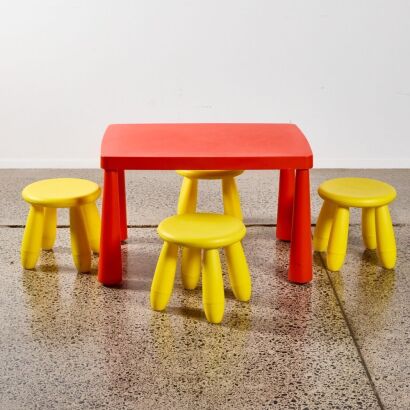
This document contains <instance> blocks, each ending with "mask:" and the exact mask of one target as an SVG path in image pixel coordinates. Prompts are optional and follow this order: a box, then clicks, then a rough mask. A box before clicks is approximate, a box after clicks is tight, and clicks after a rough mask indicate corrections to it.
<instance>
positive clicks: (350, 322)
mask: <svg viewBox="0 0 410 410" xmlns="http://www.w3.org/2000/svg"><path fill="white" fill-rule="evenodd" d="M347 174H350V175H368V176H370V177H372V176H375V177H378V178H382V179H384V180H386V181H390V182H393V183H394V185H395V186H396V188H397V190H398V194H399V197H398V200H397V202H396V203H394V204H393V205H392V214H393V218H394V219H395V223H396V226H395V231H396V235H397V243H398V250H399V252H398V265H397V267H396V269H395V271H386V270H383V269H382V268H380V267H379V266H377V258H376V257H375V254H374V253H373V252H369V251H364V249H363V246H362V244H361V241H360V227H359V226H358V225H357V222H358V216H359V214H358V213H357V212H356V213H355V212H353V218H352V226H351V229H350V238H349V248H348V256H347V259H346V263H345V265H344V267H343V269H342V271H341V272H338V273H329V272H327V271H326V270H325V269H324V267H323V262H322V259H321V257H320V255H315V258H314V263H315V265H314V271H315V278H314V281H313V282H312V283H311V284H309V285H306V286H298V285H292V284H289V283H288V282H287V281H286V269H287V258H288V251H289V245H288V244H287V243H283V242H277V241H275V239H274V229H275V227H274V226H261V225H274V223H275V217H274V211H275V197H274V196H275V195H276V189H277V185H276V181H275V182H274V179H273V178H272V174H269V173H260V172H247V173H245V174H244V176H242V177H240V178H239V180H238V185H239V187H240V190H241V194H242V206H243V211H244V216H245V222H246V223H247V225H248V235H247V237H246V238H245V240H244V248H245V252H246V254H247V257H248V262H249V265H250V268H251V273H252V279H253V297H252V300H251V303H249V304H246V303H240V302H237V301H235V299H234V298H233V295H232V292H231V291H230V290H229V285H228V283H226V284H225V285H226V286H225V287H226V299H227V304H226V311H225V319H224V321H223V323H222V325H212V324H209V323H207V322H206V320H205V317H204V315H203V313H202V309H201V295H200V289H198V290H196V291H185V290H183V289H182V286H181V281H180V279H179V277H178V278H177V281H176V284H175V288H174V293H173V297H172V299H171V302H170V305H169V308H168V309H167V311H166V312H165V313H157V312H153V311H151V310H150V308H149V288H150V283H151V279H152V274H153V270H154V268H155V263H156V260H157V257H158V254H159V250H160V248H161V241H160V240H159V238H158V237H157V234H156V232H155V228H153V227H151V226H152V225H155V224H156V223H157V222H158V221H159V220H160V219H161V218H162V217H164V216H166V215H169V214H171V213H172V212H173V211H174V209H175V207H176V200H177V195H178V189H179V183H180V178H179V177H178V176H175V175H174V174H173V173H161V174H159V173H146V172H143V173H134V174H131V175H130V177H129V178H128V187H129V191H130V193H129V213H130V218H129V219H130V224H131V225H132V228H130V229H129V236H130V238H129V241H128V243H127V244H126V245H124V246H123V258H124V265H125V272H124V274H125V281H124V283H123V286H122V287H120V288H115V289H109V288H104V287H102V286H101V285H100V284H99V283H98V282H97V280H96V266H97V259H96V258H95V259H94V260H93V271H92V272H91V273H90V274H77V273H76V272H75V269H74V266H73V263H72V260H71V255H70V248H69V231H68V229H67V228H65V227H64V225H65V224H66V223H67V218H66V213H64V212H62V213H61V215H60V219H59V221H60V223H61V224H62V225H63V227H60V228H59V229H58V238H57V243H56V247H55V249H54V251H53V252H44V253H43V254H42V256H41V260H40V263H39V265H38V267H37V269H36V270H35V271H24V270H22V269H21V268H20V265H19V246H20V241H21V237H22V232H23V229H22V225H23V224H24V223H25V213H26V211H27V208H26V206H25V204H24V203H23V202H22V201H20V199H19V195H20V190H21V188H22V187H23V186H24V185H25V184H26V183H27V182H29V181H33V180H36V179H40V178H44V177H52V176H62V175H63V176H84V177H86V178H91V179H94V180H96V181H98V180H99V179H100V171H97V170H96V171H90V170H76V171H64V170H59V171H45V170H43V171H27V170H25V171H23V170H19V171H0V189H1V192H2V196H1V198H0V203H1V204H0V212H1V214H0V223H1V227H0V263H1V266H2V269H1V276H0V277H1V279H0V284H1V286H0V318H1V323H2V326H1V332H0V408H2V409H20V408H25V409H28V408H42V409H45V408H53V409H56V408H57V409H60V408H61V409H66V408H81V409H88V408H109V409H121V408H142V409H148V408H154V407H155V408H190V409H192V408H209V409H215V408H223V409H226V408H235V409H237V408H274V409H275V408H277V409H284V408H290V409H293V408H294V409H304V408H308V409H315V408H317V409H323V408H326V409H327V408H341V409H342V408H343V409H344V408H354V409H356V408H366V409H377V408H386V409H407V408H409V407H410V386H409V380H410V358H409V340H410V313H409V307H408V306H409V303H408V301H409V297H410V278H409V273H410V262H409V260H410V254H409V253H410V239H409V238H410V235H409V234H410V214H409V211H410V203H409V202H410V201H409V198H410V197H409V195H408V193H409V192H408V191H409V187H408V183H407V181H408V179H409V177H410V171H363V170H361V171H349V172H347V171H345V170H343V171H337V170H332V171H326V170H318V171H314V172H313V177H312V189H315V187H316V186H317V184H318V183H319V182H321V181H322V180H325V179H327V178H330V177H334V176H335V175H347ZM219 189H220V187H219V186H218V187H217V186H216V183H215V182H213V183H210V184H206V183H205V184H203V186H202V187H201V189H200V192H201V193H200V195H201V202H200V207H201V208H203V209H218V207H219V206H220V196H217V197H216V194H217V193H218V190H219ZM215 198H217V199H215ZM312 204H313V220H314V221H315V219H316V216H317V213H318V211H319V205H320V201H319V200H318V199H317V198H316V196H314V199H313V201H312Z"/></svg>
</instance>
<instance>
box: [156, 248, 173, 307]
mask: <svg viewBox="0 0 410 410" xmlns="http://www.w3.org/2000/svg"><path fill="white" fill-rule="evenodd" d="M177 257H178V246H177V245H175V244H173V243H169V242H164V245H163V246H162V249H161V253H160V255H159V259H158V263H157V267H156V268H155V273H154V278H153V280H152V284H151V293H150V301H151V307H152V309H154V310H164V309H165V308H166V307H167V305H168V302H169V299H170V297H171V294H172V288H173V287H174V280H175V271H176V269H177Z"/></svg>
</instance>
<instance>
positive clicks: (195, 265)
mask: <svg viewBox="0 0 410 410" xmlns="http://www.w3.org/2000/svg"><path fill="white" fill-rule="evenodd" d="M181 275H182V283H183V285H184V288H185V289H191V290H192V289H195V288H196V287H197V285H198V282H199V277H200V275H201V249H198V248H183V249H182V263H181Z"/></svg>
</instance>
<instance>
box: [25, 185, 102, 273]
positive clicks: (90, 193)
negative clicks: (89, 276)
mask: <svg viewBox="0 0 410 410" xmlns="http://www.w3.org/2000/svg"><path fill="white" fill-rule="evenodd" d="M100 193H101V190H100V187H99V186H98V185H97V184H96V183H94V182H91V181H87V180H85V179H78V178H55V179H45V180H42V181H38V182H34V183H33V184H30V185H28V186H26V187H25V188H24V190H23V192H22V197H23V199H24V200H25V201H26V202H28V203H29V204H30V211H29V214H28V218H27V223H26V228H25V230H24V236H23V243H22V245H21V264H22V266H23V268H25V269H33V268H34V267H35V266H36V263H37V260H38V257H39V255H40V250H41V249H52V247H53V245H54V241H55V238H56V232H57V208H70V232H71V250H72V254H73V259H74V263H75V266H76V267H77V269H78V271H79V272H88V271H89V270H90V268H91V251H90V249H91V250H92V251H94V252H96V253H98V252H99V248H100V229H101V222H100V215H99V214H98V209H97V206H96V205H95V201H96V200H97V199H98V198H99V196H100Z"/></svg>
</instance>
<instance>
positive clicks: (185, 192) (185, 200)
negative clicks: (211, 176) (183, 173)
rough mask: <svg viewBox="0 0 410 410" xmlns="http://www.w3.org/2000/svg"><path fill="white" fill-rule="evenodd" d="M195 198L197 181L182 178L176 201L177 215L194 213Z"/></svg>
mask: <svg viewBox="0 0 410 410" xmlns="http://www.w3.org/2000/svg"><path fill="white" fill-rule="evenodd" d="M197 196H198V180H197V179H191V178H186V177H184V180H183V181H182V186H181V192H180V193H179V199H178V209H177V213H178V215H181V214H193V213H195V211H196V202H197Z"/></svg>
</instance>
